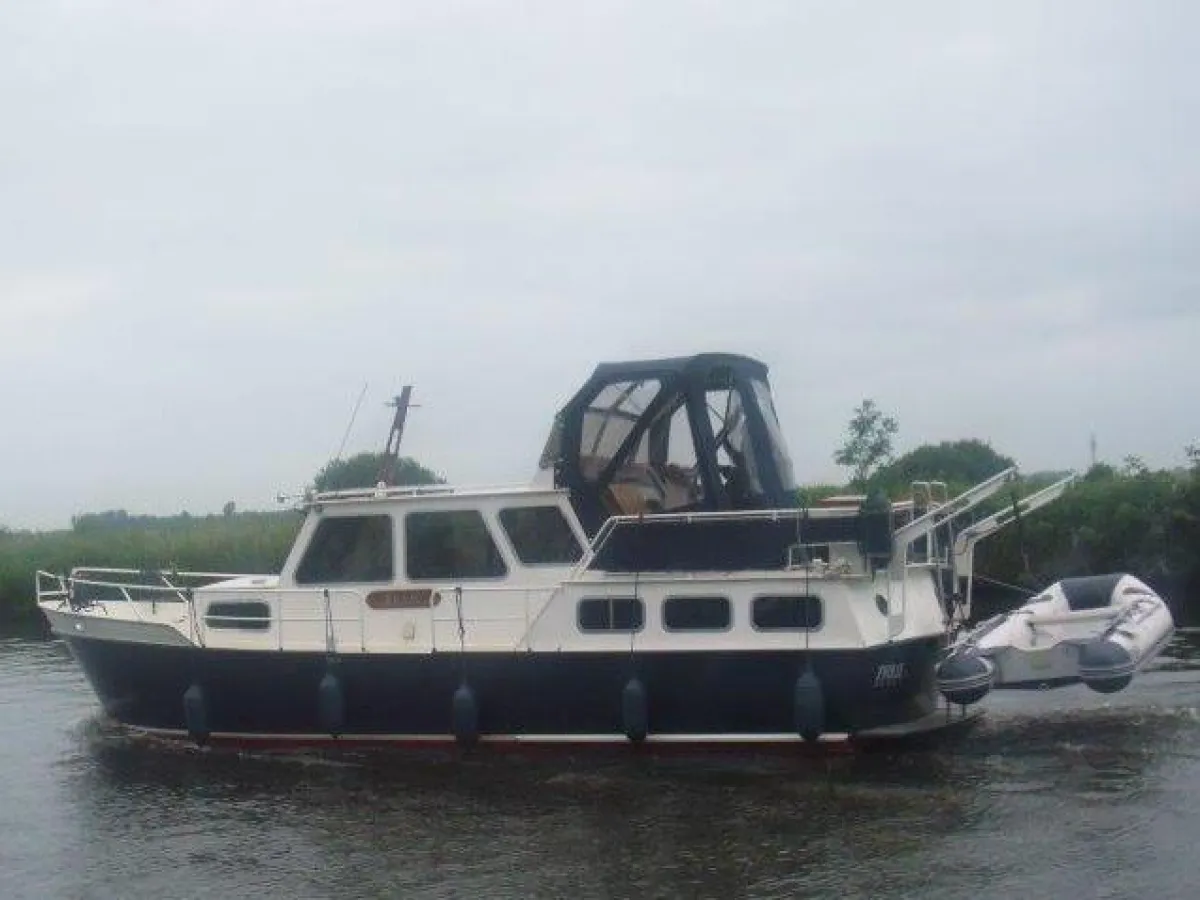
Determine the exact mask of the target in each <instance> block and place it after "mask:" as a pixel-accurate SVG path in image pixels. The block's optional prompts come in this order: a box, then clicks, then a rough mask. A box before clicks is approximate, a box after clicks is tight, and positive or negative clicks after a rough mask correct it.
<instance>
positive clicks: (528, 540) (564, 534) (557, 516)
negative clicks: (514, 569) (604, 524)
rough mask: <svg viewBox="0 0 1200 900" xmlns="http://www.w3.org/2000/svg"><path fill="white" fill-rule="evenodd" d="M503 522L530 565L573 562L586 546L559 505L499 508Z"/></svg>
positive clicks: (520, 553)
mask: <svg viewBox="0 0 1200 900" xmlns="http://www.w3.org/2000/svg"><path fill="white" fill-rule="evenodd" d="M500 524H501V525H503V526H504V532H505V534H507V535H508V539H509V540H510V541H511V542H512V545H513V549H514V550H515V551H517V559H519V560H521V562H522V563H524V564H525V565H527V566H536V565H543V564H552V563H573V562H577V561H578V560H579V558H580V557H581V556H583V548H582V547H580V546H579V541H578V540H577V539H576V537H575V532H573V531H572V530H571V526H570V525H569V524H568V523H567V519H566V516H564V515H563V514H562V510H560V509H559V508H558V507H557V506H515V507H512V508H510V509H502V510H500Z"/></svg>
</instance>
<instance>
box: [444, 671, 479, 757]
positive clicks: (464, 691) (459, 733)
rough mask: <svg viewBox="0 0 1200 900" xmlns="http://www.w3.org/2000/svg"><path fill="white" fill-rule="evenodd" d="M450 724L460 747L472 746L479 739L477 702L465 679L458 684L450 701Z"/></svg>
mask: <svg viewBox="0 0 1200 900" xmlns="http://www.w3.org/2000/svg"><path fill="white" fill-rule="evenodd" d="M450 726H451V728H452V729H453V730H454V739H455V740H456V741H458V745H459V746H460V747H473V746H474V745H475V743H476V742H477V741H478V740H479V704H477V703H476V702H475V692H474V691H473V690H471V686H470V685H469V684H467V682H466V681H463V683H462V684H460V685H459V686H458V689H457V690H456V691H455V692H454V698H453V699H452V700H451V702H450Z"/></svg>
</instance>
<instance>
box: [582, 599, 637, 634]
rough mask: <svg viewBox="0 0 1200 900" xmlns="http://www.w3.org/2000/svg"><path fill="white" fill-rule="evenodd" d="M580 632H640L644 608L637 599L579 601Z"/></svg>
mask: <svg viewBox="0 0 1200 900" xmlns="http://www.w3.org/2000/svg"><path fill="white" fill-rule="evenodd" d="M578 615H579V630H580V631H641V630H642V626H643V625H645V624H646V607H645V606H644V605H643V604H642V601H641V600H639V599H638V598H637V597H589V598H587V599H585V600H580V601H579V608H578Z"/></svg>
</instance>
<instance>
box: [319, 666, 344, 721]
mask: <svg viewBox="0 0 1200 900" xmlns="http://www.w3.org/2000/svg"><path fill="white" fill-rule="evenodd" d="M317 722H318V723H319V724H320V726H321V730H322V731H324V732H327V733H328V734H329V735H330V736H332V737H340V736H341V734H342V731H343V730H344V729H345V727H346V695H345V693H344V692H343V691H342V680H341V679H340V678H338V675H337V666H336V665H335V664H334V663H330V664H329V665H328V666H326V668H325V674H324V675H323V676H321V682H320V684H318V685H317Z"/></svg>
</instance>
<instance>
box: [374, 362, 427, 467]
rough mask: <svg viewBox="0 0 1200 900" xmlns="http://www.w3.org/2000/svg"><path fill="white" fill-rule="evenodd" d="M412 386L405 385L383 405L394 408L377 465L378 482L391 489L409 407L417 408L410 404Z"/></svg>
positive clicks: (414, 404)
mask: <svg viewBox="0 0 1200 900" xmlns="http://www.w3.org/2000/svg"><path fill="white" fill-rule="evenodd" d="M412 390H413V389H412V385H411V384H406V385H405V386H404V387H403V388H402V389H401V391H400V393H399V394H398V395H397V396H395V397H393V398H392V399H391V400H389V401H388V402H387V403H386V404H385V405H386V406H391V407H393V408H395V410H396V414H395V415H394V416H393V417H392V428H391V431H389V432H388V438H387V445H386V446H385V447H384V449H383V459H382V460H381V461H380V465H379V479H378V480H379V482H380V483H382V484H383V485H385V486H387V487H391V486H392V483H393V479H394V478H395V476H396V461H397V460H398V459H399V458H400V439H401V438H402V437H403V436H404V423H405V421H406V420H407V419H408V410H409V408H410V407H413V406H419V405H420V404H416V403H413V402H412Z"/></svg>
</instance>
